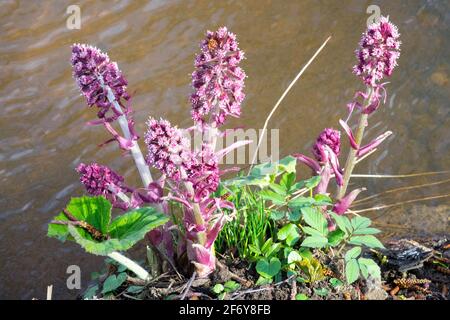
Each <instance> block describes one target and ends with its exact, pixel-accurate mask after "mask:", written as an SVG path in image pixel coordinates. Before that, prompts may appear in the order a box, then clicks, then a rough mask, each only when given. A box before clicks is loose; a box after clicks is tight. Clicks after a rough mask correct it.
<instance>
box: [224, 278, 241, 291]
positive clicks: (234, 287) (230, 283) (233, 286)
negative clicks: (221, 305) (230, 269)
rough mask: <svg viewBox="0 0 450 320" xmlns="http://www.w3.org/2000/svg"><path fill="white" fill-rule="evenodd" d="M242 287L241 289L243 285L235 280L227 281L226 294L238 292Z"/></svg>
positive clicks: (225, 285)
mask: <svg viewBox="0 0 450 320" xmlns="http://www.w3.org/2000/svg"><path fill="white" fill-rule="evenodd" d="M240 287H241V285H240V284H239V283H237V282H236V281H233V280H230V281H227V282H225V284H224V289H225V292H233V291H236V290H238V289H239V288H240Z"/></svg>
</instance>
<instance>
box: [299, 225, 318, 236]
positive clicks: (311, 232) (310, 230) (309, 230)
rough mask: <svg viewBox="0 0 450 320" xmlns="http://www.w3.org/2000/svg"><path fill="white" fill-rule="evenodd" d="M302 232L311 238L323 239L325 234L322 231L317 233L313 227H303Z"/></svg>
mask: <svg viewBox="0 0 450 320" xmlns="http://www.w3.org/2000/svg"><path fill="white" fill-rule="evenodd" d="M302 230H303V232H304V233H306V234H309V235H311V236H317V237H323V234H322V233H321V232H320V231H317V230H316V229H313V228H311V227H303V228H302Z"/></svg>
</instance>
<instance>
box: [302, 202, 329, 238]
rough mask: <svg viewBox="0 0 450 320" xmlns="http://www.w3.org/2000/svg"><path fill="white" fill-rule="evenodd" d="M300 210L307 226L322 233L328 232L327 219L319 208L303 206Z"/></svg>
mask: <svg viewBox="0 0 450 320" xmlns="http://www.w3.org/2000/svg"><path fill="white" fill-rule="evenodd" d="M301 211H302V215H303V219H304V220H305V222H306V223H307V224H308V225H309V226H311V227H312V228H314V229H316V230H317V231H319V232H320V233H321V234H322V235H326V234H327V233H328V229H327V220H326V219H325V217H324V216H323V214H322V213H321V212H320V211H319V210H317V209H315V208H311V207H305V208H302V209H301Z"/></svg>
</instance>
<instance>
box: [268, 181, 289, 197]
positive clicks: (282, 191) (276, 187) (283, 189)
mask: <svg viewBox="0 0 450 320" xmlns="http://www.w3.org/2000/svg"><path fill="white" fill-rule="evenodd" d="M269 188H270V189H272V190H273V191H274V192H275V193H277V194H279V195H280V196H283V197H286V195H287V194H286V191H287V189H286V187H285V186H283V185H280V184H276V183H271V184H269Z"/></svg>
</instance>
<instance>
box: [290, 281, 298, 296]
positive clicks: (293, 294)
mask: <svg viewBox="0 0 450 320" xmlns="http://www.w3.org/2000/svg"><path fill="white" fill-rule="evenodd" d="M291 287H292V290H291V300H295V296H296V295H297V281H295V280H294V281H292V283H291Z"/></svg>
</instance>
